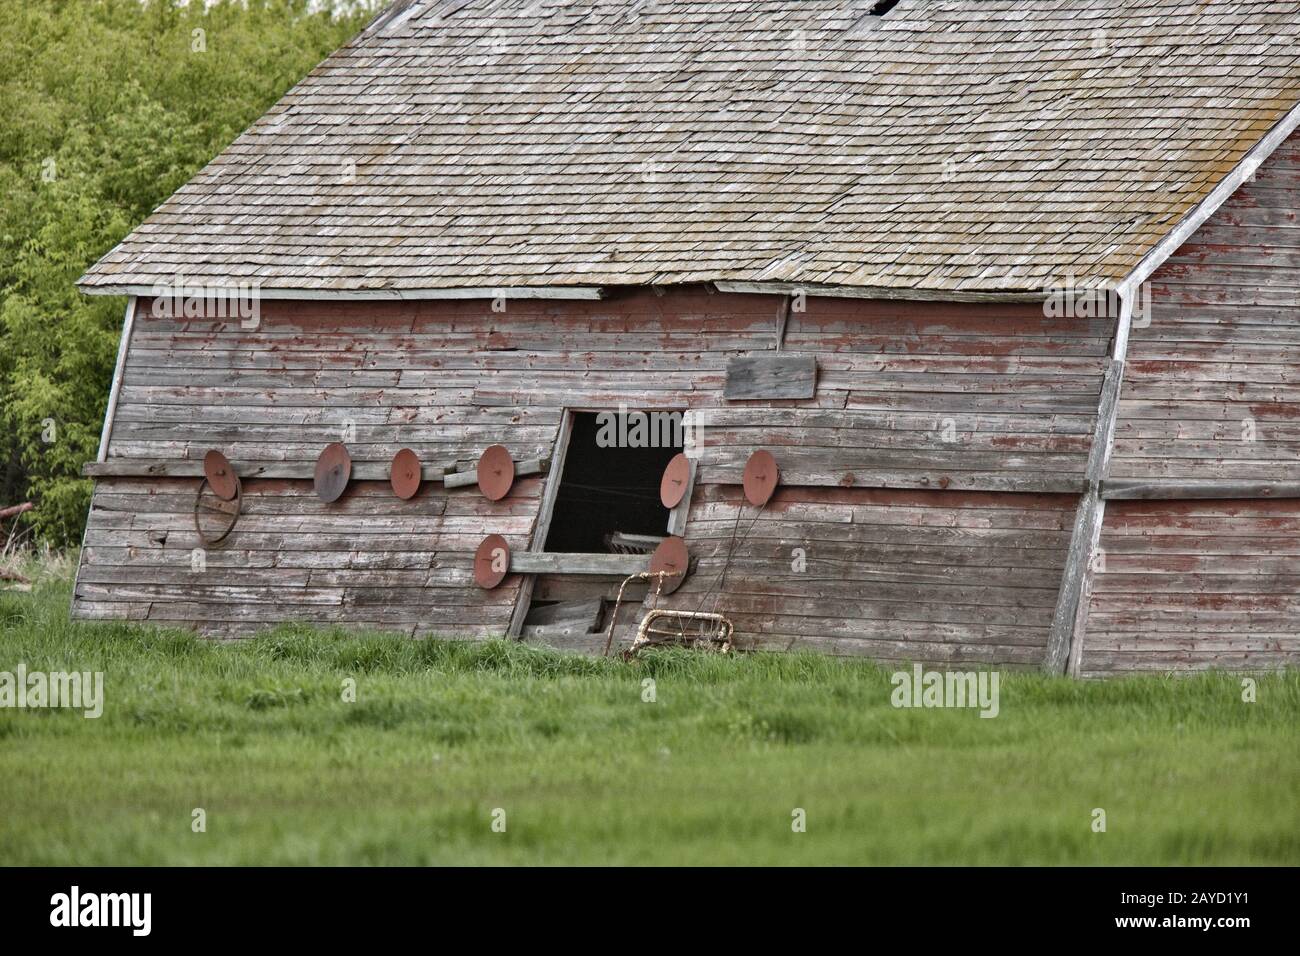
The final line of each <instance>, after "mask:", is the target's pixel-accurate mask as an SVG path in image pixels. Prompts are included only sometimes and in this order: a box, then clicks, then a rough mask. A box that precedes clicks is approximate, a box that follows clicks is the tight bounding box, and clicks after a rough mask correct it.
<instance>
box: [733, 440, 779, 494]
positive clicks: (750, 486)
mask: <svg viewBox="0 0 1300 956" xmlns="http://www.w3.org/2000/svg"><path fill="white" fill-rule="evenodd" d="M780 477H781V469H779V468H778V467H777V466H776V459H775V458H773V457H772V453H771V452H770V451H764V450H763V449H761V448H760V449H759V450H758V451H756V452H754V454H752V455H750V456H749V461H747V462H745V476H744V478H743V479H742V480H743V482H744V485H745V500H746V501H748V502H749V503H750V504H751V505H757V506H758V507H760V508H761V507H763V505H765V504H767V503H768V501H769V500H770V499H771V497H772V492H774V491H776V483H777V481H778V480H779V479H780Z"/></svg>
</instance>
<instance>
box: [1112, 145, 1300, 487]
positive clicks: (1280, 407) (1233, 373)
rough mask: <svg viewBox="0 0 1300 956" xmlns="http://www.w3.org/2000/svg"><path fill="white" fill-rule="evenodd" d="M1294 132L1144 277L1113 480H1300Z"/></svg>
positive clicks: (1299, 183) (1299, 159) (1299, 190)
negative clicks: (1146, 319) (1144, 319)
mask: <svg viewBox="0 0 1300 956" xmlns="http://www.w3.org/2000/svg"><path fill="white" fill-rule="evenodd" d="M1297 209H1300V134H1296V135H1293V136H1291V137H1290V139H1288V140H1287V141H1286V142H1285V143H1283V144H1282V146H1280V147H1279V148H1278V149H1277V151H1276V152H1275V153H1274V154H1273V155H1272V156H1271V157H1270V158H1269V159H1268V160H1267V161H1266V162H1265V163H1264V164H1263V165H1262V166H1261V167H1260V168H1259V170H1258V171H1257V172H1256V175H1255V179H1254V181H1253V182H1248V183H1246V184H1245V185H1243V186H1242V187H1241V188H1240V189H1239V190H1237V192H1236V193H1234V194H1233V196H1232V197H1231V198H1230V199H1229V200H1228V201H1227V202H1226V203H1224V205H1223V206H1222V207H1220V209H1219V210H1218V212H1216V213H1215V214H1214V215H1213V216H1212V217H1211V218H1210V219H1209V220H1208V221H1207V222H1206V223H1205V225H1203V226H1202V227H1201V228H1200V229H1199V230H1197V232H1196V233H1195V235H1193V236H1192V238H1191V239H1190V240H1189V241H1188V242H1187V243H1185V244H1184V245H1183V246H1182V247H1181V248H1180V249H1178V251H1177V252H1176V253H1175V254H1174V255H1173V256H1172V257H1171V258H1170V259H1169V260H1168V261H1167V262H1166V264H1165V265H1163V266H1162V267H1161V268H1160V269H1158V270H1157V271H1156V273H1155V274H1154V275H1153V276H1152V278H1151V305H1152V308H1151V315H1150V323H1149V324H1147V325H1135V326H1134V328H1133V329H1132V331H1131V334H1130V338H1129V345H1128V361H1127V364H1126V367H1125V372H1124V387H1123V390H1122V392H1121V396H1120V405H1119V419H1118V422H1117V425H1116V434H1115V450H1114V456H1113V458H1112V460H1111V472H1110V473H1111V475H1112V476H1114V477H1120V478H1261V479H1274V480H1281V479H1285V478H1291V479H1296V478H1300V222H1297V220H1296V215H1297Z"/></svg>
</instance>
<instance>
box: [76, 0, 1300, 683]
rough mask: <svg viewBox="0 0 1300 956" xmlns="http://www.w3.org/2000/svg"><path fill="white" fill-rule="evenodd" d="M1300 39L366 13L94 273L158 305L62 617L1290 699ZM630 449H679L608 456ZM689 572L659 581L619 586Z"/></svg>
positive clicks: (86, 280)
mask: <svg viewBox="0 0 1300 956" xmlns="http://www.w3.org/2000/svg"><path fill="white" fill-rule="evenodd" d="M1293 6H1294V4H1292V3H1289V2H1283V0H1259V2H1254V3H1244V4H1227V3H1220V4H1205V3H1201V2H1196V0H1160V2H1159V4H1158V7H1159V10H1158V15H1153V14H1152V11H1151V10H1150V9H1149V8H1146V7H1143V8H1138V7H1134V6H1132V5H1123V4H1120V5H1116V4H1114V3H1111V2H1108V0H1062V2H1059V3H1057V2H1053V3H1041V2H1037V0H979V2H974V0H941V2H925V3H922V2H919V0H902V2H900V3H899V4H897V5H896V6H894V7H893V8H891V10H890V11H889V13H888V15H886V16H884V17H864V16H863V15H862V11H861V9H860V7H859V5H858V4H856V3H854V2H852V0H797V2H796V0H761V2H760V0H755V2H752V3H732V2H726V3H721V2H720V3H712V2H701V0H689V2H688V0H663V2H660V3H655V4H651V5H648V6H647V5H645V4H642V3H640V2H639V0H601V2H599V3H593V2H574V3H563V4H549V3H541V4H527V5H523V4H506V5H501V4H495V3H492V2H489V0H466V2H458V3H455V4H441V3H425V2H423V0H414V2H412V3H411V4H409V5H408V6H405V7H403V9H402V11H400V15H397V16H391V17H389V16H380V17H379V18H377V19H376V20H375V21H374V23H372V25H371V26H370V27H369V28H368V29H367V30H365V31H364V32H363V33H362V34H361V35H360V36H358V37H357V38H356V40H354V41H353V42H352V43H350V44H348V45H347V46H346V47H344V48H343V49H342V50H340V51H338V52H337V53H336V54H335V55H333V56H332V57H330V58H329V59H328V60H327V61H325V63H323V64H321V66H320V67H318V68H317V69H316V70H315V71H313V73H312V74H311V75H310V76H309V77H307V78H306V79H305V80H304V81H303V82H302V83H301V84H299V85H298V86H297V87H295V88H294V89H293V90H292V91H290V93H289V94H287V95H286V96H285V98H284V99H283V100H282V101H281V102H280V103H278V104H277V105H276V106H275V107H274V108H272V110H270V111H269V112H268V114H267V115H266V116H265V117H263V119H262V120H260V121H259V122H258V123H256V124H254V126H253V127H251V128H250V129H249V130H248V131H247V132H245V133H244V134H243V135H242V136H240V137H239V138H238V139H237V140H236V141H235V142H234V143H233V144H232V145H231V146H230V147H229V149H227V150H226V151H225V152H224V153H223V154H222V155H221V156H219V157H218V158H217V159H216V160H214V161H213V162H212V163H211V164H210V165H209V166H208V167H206V168H205V169H204V170H203V171H202V172H201V173H200V174H199V175H197V176H196V177H195V178H194V180H192V181H191V182H190V183H189V184H187V185H186V186H185V187H183V188H182V189H181V190H179V191H178V192H177V193H176V194H175V195H174V196H173V197H172V199H171V200H169V201H168V202H167V203H166V204H164V205H163V206H162V207H160V208H159V209H158V210H157V211H156V212H155V213H154V215H152V216H151V217H150V218H149V219H148V220H147V221H146V222H144V223H143V224H141V226H140V227H139V228H138V229H137V230H135V231H134V232H133V233H132V234H131V235H130V236H128V237H127V238H126V239H125V240H124V241H123V242H122V243H121V244H120V245H119V246H118V247H117V248H116V249H114V250H112V251H110V252H109V253H108V254H107V255H105V256H104V258H103V259H102V260H100V262H98V263H97V264H96V265H95V266H94V267H92V268H91V269H90V270H89V271H88V272H87V274H86V275H85V276H83V278H82V280H81V285H82V287H83V288H84V289H86V290H87V291H91V292H96V293H100V294H111V293H127V294H129V295H132V296H134V297H136V298H134V299H133V300H132V301H133V303H134V306H133V308H134V311H132V312H131V313H130V315H131V319H130V321H129V322H128V329H129V334H128V335H127V336H125V338H124V342H123V351H122V353H121V357H120V360H119V366H118V370H117V377H116V379H115V383H114V391H113V395H112V399H111V407H110V409H109V417H108V420H107V422H106V425H105V432H104V434H105V438H104V443H103V447H102V448H101V460H100V461H98V462H95V463H91V464H90V465H89V466H88V468H87V474H89V475H91V476H92V477H94V478H95V479H96V480H97V486H96V489H95V492H94V496H93V501H92V506H91V514H90V518H89V524H88V530H87V534H86V547H85V548H84V550H83V553H82V559H81V565H80V568H79V574H78V579H77V584H76V591H75V597H74V605H73V609H74V613H75V614H76V615H78V616H82V617H98V618H121V617H129V618H135V619H139V620H146V621H159V622H170V623H181V624H186V625H192V626H195V627H198V628H200V629H202V630H204V631H208V632H211V633H215V634H220V635H226V636H238V635H243V634H247V633H253V632H255V631H257V630H258V629H260V628H262V627H265V626H266V625H269V624H272V623H275V622H279V621H283V620H304V621H311V622H316V623H328V624H345V625H349V626H362V625H365V626H374V627H381V628H384V629H388V630H396V631H399V632H401V633H406V634H411V635H417V636H424V635H436V636H447V637H462V638H481V637H487V636H500V635H507V636H511V637H523V638H525V639H528V640H537V641H541V642H546V643H553V644H558V645H561V646H566V647H573V648H582V649H586V650H596V651H600V650H603V649H604V647H605V646H606V643H607V640H608V641H609V642H610V643H612V642H615V641H617V642H619V643H626V642H627V641H628V640H629V639H630V637H631V636H632V634H634V633H635V632H636V630H637V625H638V623H639V622H641V621H643V620H644V619H645V615H646V612H648V611H650V610H655V611H668V612H673V614H675V615H676V616H675V617H673V616H671V615H670V617H669V618H668V619H669V620H676V621H679V622H681V621H685V620H697V619H698V618H694V617H692V615H698V614H701V613H705V614H718V615H722V616H723V617H724V618H725V619H726V623H727V624H728V625H729V626H732V627H734V630H735V633H734V637H735V641H736V644H737V645H738V646H740V647H742V648H771V649H780V650H785V649H798V648H813V649H817V650H822V651H826V652H830V653H836V654H860V655H866V656H871V657H876V658H880V659H887V660H904V659H907V660H920V661H927V662H934V663H939V664H965V663H977V664H988V665H996V666H1009V667H1016V666H1043V667H1044V668H1046V669H1047V670H1049V671H1052V672H1055V673H1061V672H1066V671H1068V672H1069V673H1072V674H1078V675H1104V674H1111V673H1120V672H1126V671H1131V670H1143V669H1192V668H1203V667H1210V666H1216V665H1223V666H1232V667H1246V668H1249V667H1273V666H1278V665H1281V664H1286V663H1294V662H1296V661H1297V659H1300V645H1297V640H1296V638H1295V637H1293V636H1289V635H1288V633H1287V631H1286V624H1285V622H1286V620H1287V618H1288V616H1289V615H1291V614H1293V613H1294V611H1295V610H1296V606H1295V598H1294V594H1295V593H1296V590H1297V589H1296V587H1295V585H1296V584H1297V583H1298V581H1297V577H1296V575H1297V565H1296V560H1297V558H1300V556H1298V555H1297V554H1296V552H1295V549H1294V548H1293V547H1291V545H1290V543H1289V541H1288V540H1287V536H1288V535H1290V534H1291V533H1292V532H1293V531H1294V530H1295V528H1294V527H1293V525H1294V524H1295V523H1296V521H1298V520H1300V513H1297V512H1296V510H1295V505H1294V503H1295V502H1298V501H1300V477H1297V476H1296V475H1295V474H1293V471H1294V463H1295V461H1296V460H1297V455H1296V452H1297V451H1300V432H1296V431H1294V429H1295V428H1297V427H1300V412H1297V409H1300V404H1298V403H1300V393H1294V394H1293V392H1294V391H1295V390H1296V389H1300V382H1298V381H1297V377H1296V374H1297V373H1296V369H1297V368H1300V363H1298V362H1297V358H1298V356H1297V354H1296V350H1297V349H1298V348H1300V331H1297V320H1296V309H1297V306H1298V305H1300V243H1297V241H1295V240H1294V239H1293V234H1295V232H1296V228H1295V208H1296V205H1297V203H1296V199H1297V189H1300V146H1298V144H1297V137H1296V135H1293V134H1292V131H1293V130H1295V128H1296V124H1297V122H1300V107H1297V100H1300V45H1297V43H1296V40H1297V31H1298V30H1300V27H1298V26H1297V24H1296V22H1295V18H1294V10H1293V9H1292V8H1293ZM1288 137H1289V138H1288ZM1283 140H1285V142H1283ZM1279 143H1280V144H1281V145H1280V146H1279ZM1260 162H1262V163H1263V165H1260V166H1259V168H1258V169H1257V170H1256V166H1257V165H1258V164H1259V163H1260ZM1251 171H1255V175H1254V176H1253V178H1251V179H1250V180H1249V181H1248V182H1245V183H1244V184H1242V180H1243V179H1245V178H1246V176H1247V174H1248V173H1250V172H1251ZM1238 186H1240V188H1238ZM1225 200H1226V201H1225ZM1220 204H1222V205H1220ZM1207 216H1208V217H1209V218H1208V219H1207V218H1206V217H1207ZM1184 240H1185V241H1184ZM1179 243H1181V248H1178V249H1177V250H1176V251H1173V247H1174V246H1176V245H1178V244H1179ZM1171 251H1173V254H1172V256H1171V255H1170V253H1171ZM1151 270H1155V271H1154V274H1151V275H1148V273H1149V272H1150V271H1151ZM1147 279H1149V280H1150V281H1146V280H1147ZM187 284H194V285H197V286H199V287H200V288H202V289H204V290H212V289H214V288H219V287H223V286H227V287H228V286H230V285H232V284H234V285H237V286H239V287H240V289H241V290H243V291H245V292H248V293H251V294H252V295H253V296H254V298H255V299H256V301H257V302H258V304H259V306H260V313H259V315H258V316H257V317H256V320H255V321H253V322H247V321H241V320H240V319H239V318H229V317H226V316H225V315H222V314H218V313H217V312H216V311H215V306H213V307H212V308H209V306H207V305H205V306H204V307H202V308H199V309H198V310H197V311H190V312H180V313H176V312H173V313H167V312H165V311H161V312H160V310H159V309H158V308H157V305H158V304H159V302H161V301H164V300H165V297H167V296H169V295H171V294H174V293H176V292H177V291H178V290H177V288H176V287H177V286H182V287H183V286H185V285H187ZM181 291H182V294H183V290H181ZM1148 292H1149V294H1150V298H1149V311H1148V298H1147V293H1148ZM1095 293H1100V298H1093V295H1094V294H1095ZM1063 296H1064V297H1065V301H1066V303H1067V305H1066V306H1065V307H1064V308H1062V297H1063ZM160 297H162V298H160ZM1135 307H1136V308H1135ZM1148 320H1149V321H1148ZM1293 333H1294V334H1293ZM640 413H659V414H661V415H666V416H670V417H671V416H687V417H688V418H689V420H690V423H691V434H692V438H691V441H690V442H689V444H688V443H686V442H685V440H682V441H680V442H679V443H672V444H670V447H667V448H660V449H656V450H655V453H654V454H630V453H627V451H628V449H627V447H626V446H627V445H628V444H629V442H627V441H625V440H622V439H620V440H619V441H617V442H615V443H614V445H615V447H614V448H611V447H609V445H608V444H602V441H603V439H600V438H598V437H597V435H598V433H597V430H596V424H595V423H596V420H597V419H596V416H605V417H608V416H614V417H615V418H616V419H617V420H618V421H622V422H625V421H626V420H627V418H628V416H629V414H630V415H637V414H640ZM336 442H343V443H344V444H345V445H346V447H347V450H348V451H349V452H350V453H351V456H352V462H353V470H352V475H351V478H352V480H351V484H350V485H349V486H348V488H347V490H346V491H344V492H343V493H342V495H341V496H340V497H338V499H337V500H334V496H333V494H332V493H330V494H326V495H323V496H322V497H317V495H316V494H315V493H314V492H313V481H312V479H313V473H314V471H315V469H316V463H317V457H318V456H319V455H320V454H321V453H322V450H323V449H324V448H325V447H326V446H327V445H330V444H332V443H336ZM493 446H500V448H499V449H494V452H493V454H494V455H496V456H497V457H496V458H495V459H494V458H492V457H489V458H488V459H487V460H486V463H485V464H484V465H483V466H482V471H481V472H476V470H475V467H476V462H478V461H479V460H480V456H481V455H483V454H484V453H485V451H486V450H487V449H489V448H490V447H493ZM404 448H409V449H411V450H412V451H414V452H415V453H416V454H417V455H418V456H419V457H420V459H421V460H422V461H423V466H424V469H425V470H424V478H425V481H424V484H423V486H422V487H421V488H420V489H419V491H418V492H417V493H415V494H414V495H413V496H412V497H409V498H407V497H404V496H401V495H399V494H397V490H398V489H397V487H396V486H393V487H390V485H389V483H388V477H389V467H390V465H389V463H390V461H391V460H392V458H393V456H394V454H395V453H396V452H398V451H399V450H400V449H404ZM679 449H681V450H683V452H684V453H685V454H688V455H690V456H691V458H690V461H689V462H687V463H686V464H685V465H682V463H681V462H677V463H676V465H674V464H672V463H671V462H672V458H671V456H672V455H675V454H676V453H677V452H678V450H679ZM760 449H761V450H764V451H766V452H768V453H770V454H771V455H772V456H773V459H774V462H769V461H767V460H766V459H764V458H762V457H761V456H760V458H759V459H758V461H759V465H758V466H757V470H756V471H755V470H751V471H750V474H749V478H750V482H749V485H748V486H746V487H747V490H746V491H744V492H742V482H743V481H744V478H745V475H746V470H747V466H748V465H749V463H750V462H751V461H754V460H755V459H753V457H752V456H753V455H754V453H755V452H756V451H758V450H760ZM214 450H216V451H221V452H223V453H224V454H225V455H226V456H227V457H228V458H229V460H230V461H232V462H233V463H234V468H235V470H236V471H237V472H238V474H239V476H240V478H241V480H242V485H239V486H238V487H237V489H236V492H235V501H234V502H233V503H232V502H229V501H223V500H217V499H216V498H214V495H215V494H216V491H217V486H216V485H214V484H212V483H209V484H208V485H204V484H203V483H202V482H201V478H202V476H203V474H204V471H203V461H204V459H205V456H206V455H207V454H208V453H209V452H210V451H214ZM605 452H607V454H606V455H604V457H602V454H603V453H605ZM334 453H335V454H339V452H338V450H337V449H335V450H334ZM507 456H508V458H509V461H506V460H504V459H505V458H506V457H507ZM341 460H342V459H341V457H340V458H339V459H338V461H340V462H341ZM512 462H513V464H512ZM338 467H339V468H341V467H342V465H341V464H339V465H338ZM675 467H676V468H678V470H677V471H672V469H673V468H675ZM512 470H513V471H514V472H517V474H516V475H515V477H514V479H513V482H512V481H511V476H510V472H511V471H512ZM777 470H779V483H778V485H777V487H776V490H775V494H774V495H772V497H771V498H770V500H765V498H764V495H765V491H764V486H763V482H764V481H767V482H769V483H770V481H771V480H773V479H774V478H775V477H776V474H777ZM660 472H664V473H666V474H668V477H666V478H665V479H664V482H665V484H664V486H663V487H665V488H669V490H672V489H671V488H670V487H669V486H670V485H673V484H674V483H675V487H676V488H677V489H679V490H681V491H682V492H683V496H682V500H681V501H680V502H679V503H677V504H673V505H665V504H663V503H662V500H661V499H660V498H659V495H658V494H657V492H656V482H657V480H658V477H659V475H658V473H660ZM341 473H342V472H341V471H336V472H333V473H332V474H333V477H330V476H328V475H327V476H326V478H327V479H328V480H327V481H326V484H328V483H329V481H333V480H334V479H335V478H337V476H338V475H339V474H341ZM674 476H675V477H674ZM756 476H757V477H756ZM756 482H757V484H756ZM232 484H233V483H232ZM756 489H757V490H756ZM334 490H337V488H336V489H334ZM759 492H763V494H760V493H759ZM236 513H237V521H236V523H235V525H234V526H233V530H229V529H230V528H231V519H232V517H233V516H234V515H236ZM213 528H216V529H217V531H218V532H223V529H226V530H228V533H213V530H212V529H213ZM205 529H206V530H205ZM667 535H673V536H680V538H681V539H682V540H681V542H678V541H676V540H671V541H669V542H668V544H667V545H666V547H667V551H665V552H663V553H661V554H659V555H658V556H657V557H656V559H655V561H656V563H655V565H654V566H656V567H663V566H664V563H663V562H665V561H666V562H668V565H669V566H672V567H677V566H678V562H682V561H686V562H689V573H688V574H687V575H686V576H685V578H684V579H680V580H677V579H675V580H674V581H673V582H672V583H673V584H674V585H676V584H680V587H679V588H677V589H675V590H674V589H673V588H669V589H668V591H667V592H665V593H660V587H659V586H657V585H652V584H650V583H648V582H646V581H644V580H633V581H632V582H631V583H630V584H627V586H626V587H625V586H624V585H625V579H626V578H627V577H628V576H629V575H631V574H634V573H635V572H638V571H644V570H645V569H647V568H649V567H650V566H651V558H650V557H649V555H648V553H647V552H649V551H650V550H652V549H653V548H654V547H655V545H656V544H657V542H658V541H659V540H660V539H661V538H663V537H664V536H667ZM679 544H681V545H683V546H684V548H685V550H686V554H685V556H683V555H682V554H681V552H680V550H679V548H678V545H679ZM507 550H508V551H509V559H508V560H503V559H504V558H505V557H506V551H507ZM620 595H621V597H620ZM610 627H612V629H613V630H612V631H611V630H609V628H610ZM609 634H612V635H613V637H610V638H607V637H606V635H609Z"/></svg>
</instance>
